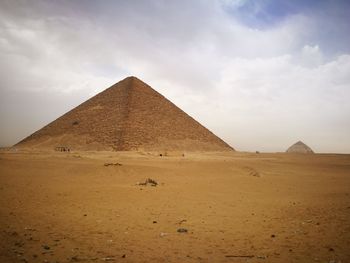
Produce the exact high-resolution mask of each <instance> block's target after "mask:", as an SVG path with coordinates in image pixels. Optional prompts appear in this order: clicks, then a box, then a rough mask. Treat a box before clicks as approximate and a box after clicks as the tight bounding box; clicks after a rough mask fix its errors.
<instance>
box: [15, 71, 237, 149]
mask: <svg viewBox="0 0 350 263" xmlns="http://www.w3.org/2000/svg"><path fill="white" fill-rule="evenodd" d="M16 146H20V147H31V148H48V149H53V148H55V147H62V146H64V147H69V148H70V149H77V150H115V151H130V150H149V151H152V150H154V151H172V150H173V151H179V150H180V151H223V150H233V148H232V147H230V146H229V145H228V144H227V143H225V142H224V141H223V140H221V139H220V138H218V137H217V136H215V135H214V134H213V133H212V132H210V131H209V130H207V129H206V128H205V127H203V126H202V125H201V124H199V123H198V122H197V121H195V120H194V119H193V118H191V117H190V116H189V115H187V114H186V113H185V112H183V111H182V110H181V109H179V108H178V107H177V106H175V105H174V104H173V103H171V102H170V101H169V100H167V99H166V98H165V97H164V96H162V95H161V94H159V93H158V92H156V91H155V90H153V89H152V88H151V87H150V86H148V85H147V84H146V83H144V82H142V81H141V80H139V79H138V78H136V77H128V78H126V79H124V80H122V81H120V82H118V83H116V84H114V85H113V86H111V87H110V88H108V89H106V90H105V91H103V92H101V93H99V94H97V95H96V96H94V97H92V98H91V99H89V100H87V101H85V102H84V103H82V104H80V105H79V106H78V107H76V108H74V109H73V110H71V111H69V112H67V113H66V114H64V115H63V116H61V117H59V118H58V119H56V120H55V121H53V122H51V123H50V124H48V125H47V126H45V127H43V128H42V129H40V130H38V131H37V132H35V133H33V134H32V135H30V136H29V137H27V138H25V139H24V140H22V141H20V142H19V143H18V144H17V145H16Z"/></svg>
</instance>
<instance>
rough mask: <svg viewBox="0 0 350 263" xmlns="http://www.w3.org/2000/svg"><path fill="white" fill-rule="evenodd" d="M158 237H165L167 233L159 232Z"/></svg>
mask: <svg viewBox="0 0 350 263" xmlns="http://www.w3.org/2000/svg"><path fill="white" fill-rule="evenodd" d="M159 235H160V237H165V236H167V235H169V234H168V233H164V232H161V233H160V234H159Z"/></svg>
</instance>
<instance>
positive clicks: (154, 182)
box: [136, 178, 158, 186]
mask: <svg viewBox="0 0 350 263" xmlns="http://www.w3.org/2000/svg"><path fill="white" fill-rule="evenodd" d="M136 185H145V186H147V185H150V186H157V185H158V182H157V181H156V180H153V179H151V178H147V179H146V181H145V182H144V183H136Z"/></svg>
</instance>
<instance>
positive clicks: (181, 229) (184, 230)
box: [177, 228, 188, 233]
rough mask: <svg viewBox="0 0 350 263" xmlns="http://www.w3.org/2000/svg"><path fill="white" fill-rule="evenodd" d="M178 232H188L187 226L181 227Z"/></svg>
mask: <svg viewBox="0 0 350 263" xmlns="http://www.w3.org/2000/svg"><path fill="white" fill-rule="evenodd" d="M177 232H179V233H187V232H188V230H187V229H186V228H179V229H178V230H177Z"/></svg>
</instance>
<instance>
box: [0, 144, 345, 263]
mask: <svg viewBox="0 0 350 263" xmlns="http://www.w3.org/2000/svg"><path fill="white" fill-rule="evenodd" d="M108 163H110V164H116V165H108V166H105V164H108ZM117 164H121V165H117ZM147 178H151V179H153V180H156V181H157V182H158V185H157V186H150V185H145V186H144V185H139V183H140V182H144V181H145V180H146V179H147ZM0 196H1V198H0V220H1V222H0V227H1V229H0V231H1V232H0V233H1V235H0V237H1V238H0V262H4V263H5V262H52V263H54V262H107V261H108V262H343V263H344V262H350V249H349V248H350V155H326V154H314V155H298V154H285V153H280V154H277V153H276V154H253V153H238V152H226V153H218V152H217V153H185V156H182V155H181V154H179V153H174V154H171V153H169V156H162V157H160V156H159V154H156V153H139V152H70V153H61V152H53V151H47V152H44V151H41V152H39V151H37V152H29V151H28V152H26V151H24V150H22V151H18V152H11V151H5V150H4V151H3V152H2V153H0ZM178 229H185V230H187V232H183V233H181V232H178ZM185 230H183V231H185Z"/></svg>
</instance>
